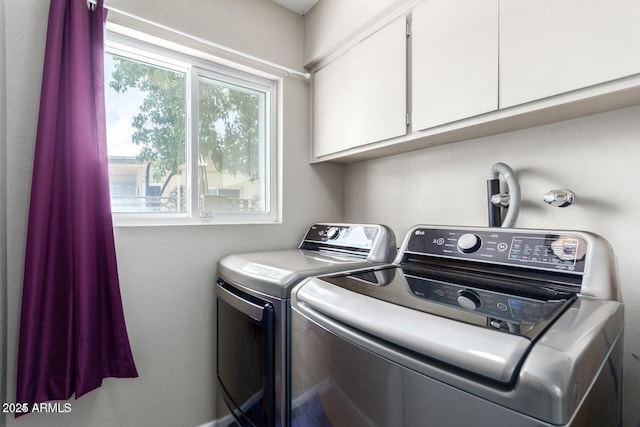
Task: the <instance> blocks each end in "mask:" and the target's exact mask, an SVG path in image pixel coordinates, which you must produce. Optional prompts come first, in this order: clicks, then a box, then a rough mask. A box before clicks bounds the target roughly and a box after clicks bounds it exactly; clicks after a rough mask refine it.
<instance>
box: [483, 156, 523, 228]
mask: <svg viewBox="0 0 640 427" xmlns="http://www.w3.org/2000/svg"><path fill="white" fill-rule="evenodd" d="M500 175H502V176H503V177H504V180H505V181H506V182H507V187H508V191H509V193H508V196H507V195H506V194H499V193H500ZM487 191H488V193H489V194H488V198H489V226H490V227H499V226H502V227H513V224H514V223H515V222H516V218H517V216H518V211H519V210H520V184H519V183H518V180H517V179H516V175H515V172H513V169H511V168H510V167H509V166H508V165H505V164H504V163H496V164H495V165H493V166H492V167H491V179H490V180H489V181H487ZM493 196H498V198H499V199H500V198H502V199H507V198H508V199H507V200H508V201H507V202H506V203H500V202H498V203H494V201H493V200H492V199H493ZM500 206H502V207H506V208H507V215H506V216H505V217H504V221H501V216H500ZM507 206H508V207H507ZM500 223H502V225H501V224H500Z"/></svg>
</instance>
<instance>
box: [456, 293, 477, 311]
mask: <svg viewBox="0 0 640 427" xmlns="http://www.w3.org/2000/svg"><path fill="white" fill-rule="evenodd" d="M458 304H460V306H461V307H463V308H466V309H467V310H475V309H477V308H478V307H480V306H481V305H482V301H480V296H479V295H478V294H477V293H475V292H473V291H470V290H468V289H465V290H462V291H458Z"/></svg>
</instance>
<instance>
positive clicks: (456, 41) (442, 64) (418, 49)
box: [411, 0, 498, 131]
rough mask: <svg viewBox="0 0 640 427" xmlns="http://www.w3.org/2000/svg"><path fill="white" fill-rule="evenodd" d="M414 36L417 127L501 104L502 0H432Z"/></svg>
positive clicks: (416, 19) (419, 12)
mask: <svg viewBox="0 0 640 427" xmlns="http://www.w3.org/2000/svg"><path fill="white" fill-rule="evenodd" d="M411 38H412V50H411V51H412V55H413V56H412V58H411V60H412V116H413V130H414V131H415V130H421V129H426V128H431V127H434V126H438V125H441V124H444V123H450V122H454V121H456V120H460V119H464V118H467V117H472V116H476V115H479V114H483V113H487V112H490V111H494V110H496V109H497V108H498V0H429V1H428V2H425V3H424V4H422V5H421V6H419V7H417V8H416V9H415V10H414V11H413V23H412V36H411Z"/></svg>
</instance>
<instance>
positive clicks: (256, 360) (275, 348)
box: [216, 224, 396, 426]
mask: <svg viewBox="0 0 640 427" xmlns="http://www.w3.org/2000/svg"><path fill="white" fill-rule="evenodd" d="M395 253H396V242H395V236H394V234H393V232H392V231H391V230H390V229H389V228H387V227H385V226H383V225H377V224H313V225H312V226H311V227H310V228H309V230H308V231H307V233H306V235H305V237H304V239H303V240H302V242H301V244H300V245H299V247H298V248H296V249H289V250H277V251H263V252H251V253H243V254H234V255H229V256H226V257H224V258H222V259H220V260H219V261H218V275H219V277H218V280H217V284H216V295H217V322H216V324H217V369H216V371H217V387H218V396H219V398H218V404H217V407H218V411H217V418H218V423H219V424H218V425H229V424H227V423H226V422H225V420H228V421H229V422H230V424H231V423H233V422H237V423H239V424H240V425H241V426H288V425H289V422H290V421H289V415H290V402H291V392H290V353H291V342H290V324H291V320H290V302H289V301H290V295H291V289H292V288H293V287H294V286H295V285H297V284H298V283H300V281H301V280H303V279H305V278H308V277H312V276H319V275H322V274H330V273H336V272H347V271H357V270H363V269H368V268H371V267H373V266H376V265H387V264H389V263H390V262H392V261H393V259H394V256H395ZM225 417H226V418H225ZM232 417H233V418H232Z"/></svg>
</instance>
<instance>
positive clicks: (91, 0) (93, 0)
mask: <svg viewBox="0 0 640 427" xmlns="http://www.w3.org/2000/svg"><path fill="white" fill-rule="evenodd" d="M97 1H98V0H87V8H89V10H91V11H94V10H95V9H96V4H97ZM105 8H107V9H108V10H112V11H114V12H116V13H119V14H121V15H124V16H126V17H129V18H133V19H135V20H137V21H140V22H144V23H145V24H149V25H152V26H154V27H157V28H160V29H163V30H166V31H169V32H172V33H174V34H177V35H179V36H182V37H186V38H189V39H191V40H194V41H197V42H198V43H203V44H205V45H208V46H211V47H214V48H216V49H220V50H222V51H225V52H227V53H231V54H233V55H237V56H240V57H242V58H245V59H249V60H251V61H254V62H258V63H260V64H263V65H267V66H269V67H272V68H276V69H278V70H281V71H284V72H285V75H286V76H289V75H290V74H291V75H294V76H298V77H302V78H303V79H305V80H309V79H310V78H311V74H310V73H305V72H301V71H296V70H293V69H291V68H289V67H285V66H284V65H279V64H276V63H274V62H271V61H267V60H266V59H262V58H258V57H257V56H253V55H250V54H248V53H244V52H240V51H239V50H235V49H232V48H230V47H227V46H223V45H221V44H218V43H214V42H212V41H209V40H206V39H203V38H200V37H196V36H193V35H191V34H188V33H185V32H183V31H180V30H176V29H174V28H171V27H167V26H166V25H163V24H159V23H157V22H154V21H151V20H149V19H146V18H142V17H140V16H137V15H134V14H132V13H129V12H125V11H123V10H119V9H116V8H113V7H110V6H105Z"/></svg>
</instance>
